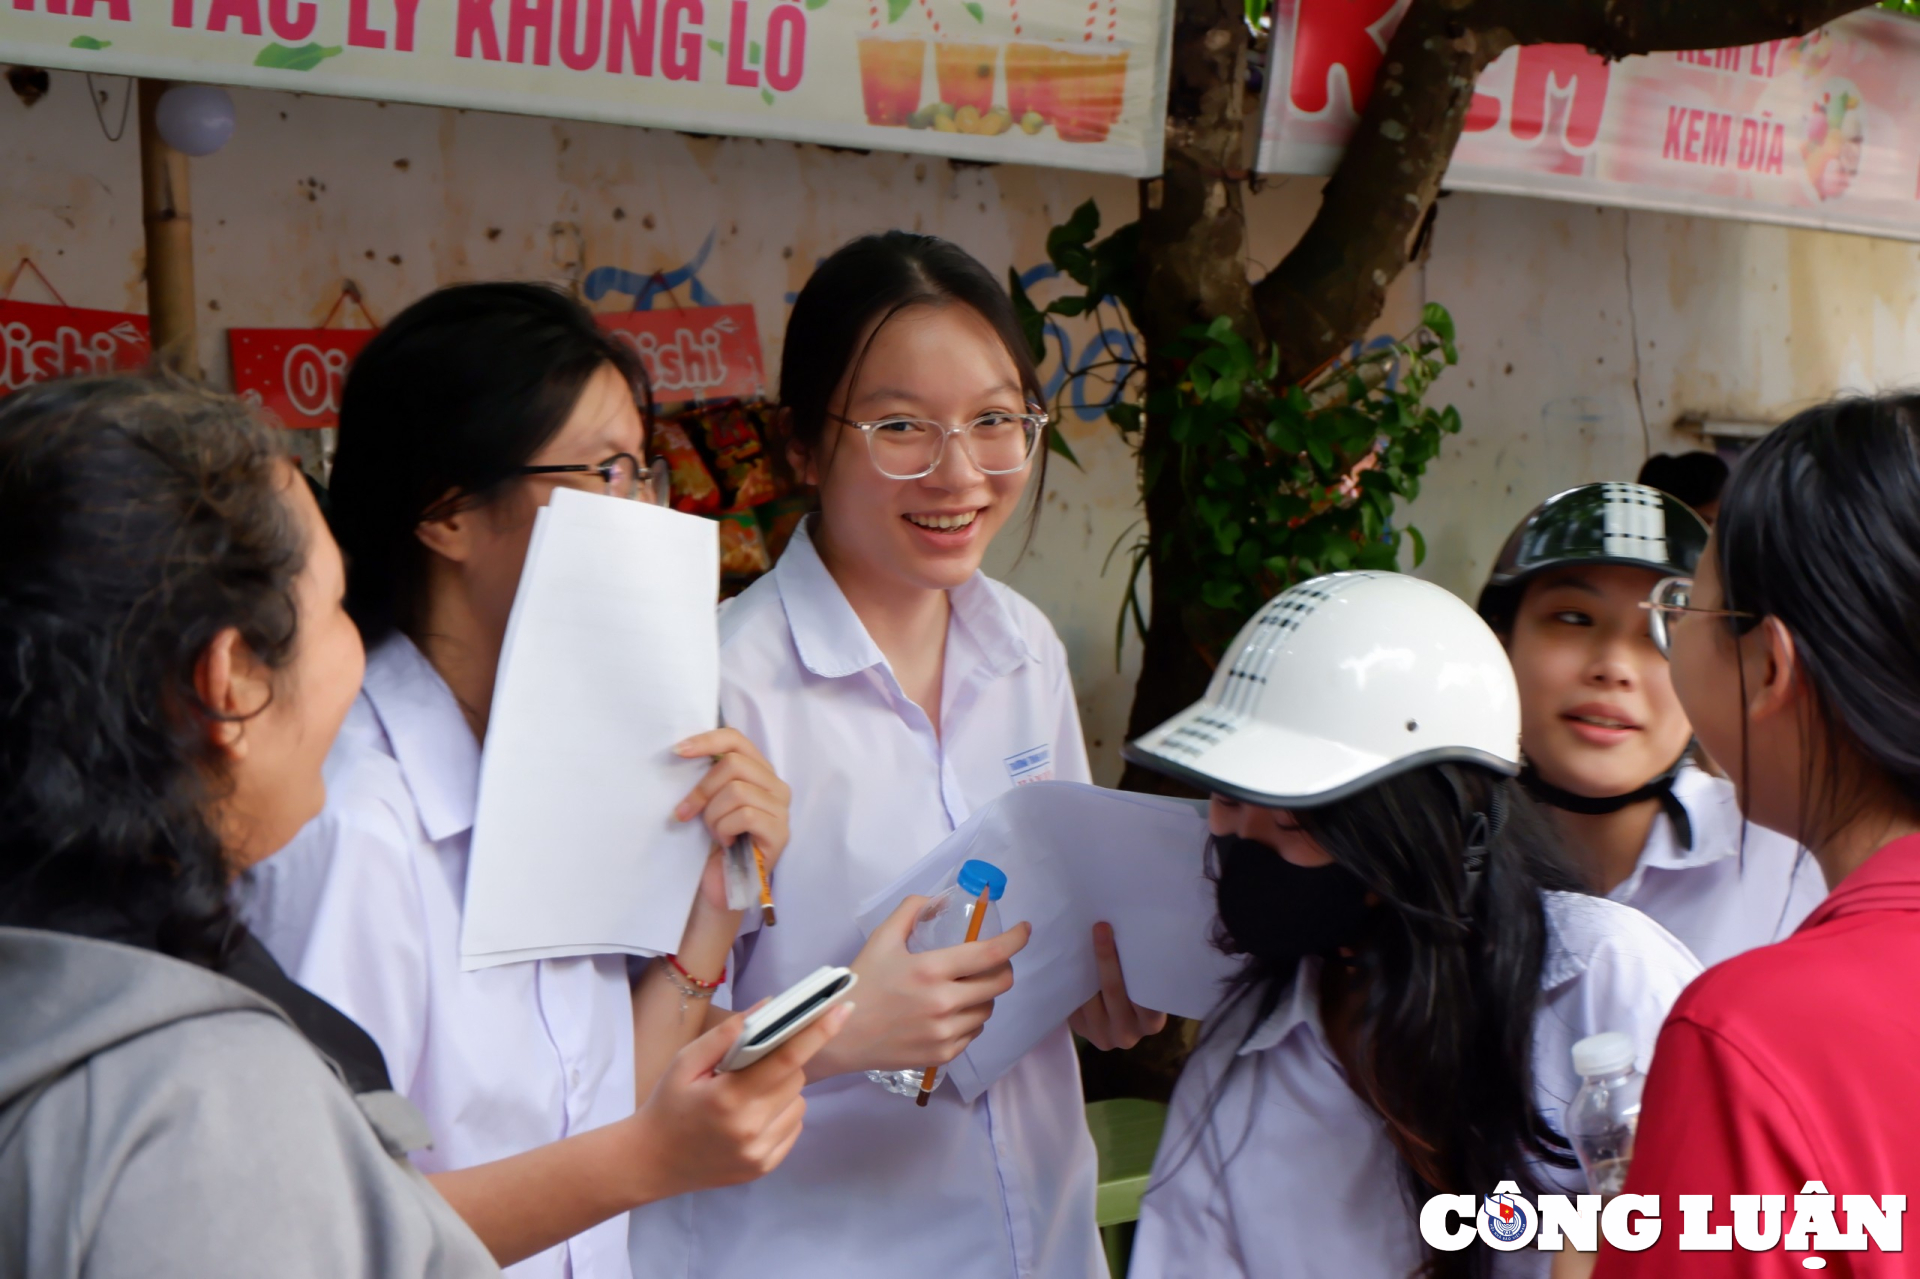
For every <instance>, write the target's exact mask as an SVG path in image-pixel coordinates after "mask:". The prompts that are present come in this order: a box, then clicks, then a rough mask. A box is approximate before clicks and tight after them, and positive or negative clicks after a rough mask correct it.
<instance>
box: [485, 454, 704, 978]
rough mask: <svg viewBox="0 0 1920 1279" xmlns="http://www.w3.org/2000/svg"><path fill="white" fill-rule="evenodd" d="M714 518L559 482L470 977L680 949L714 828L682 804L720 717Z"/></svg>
mask: <svg viewBox="0 0 1920 1279" xmlns="http://www.w3.org/2000/svg"><path fill="white" fill-rule="evenodd" d="M719 582H720V551H719V535H718V531H717V529H716V526H715V525H714V524H713V523H712V521H710V520H703V519H700V518H699V517H697V516H693V515H683V514H680V513H679V512H676V511H670V510H666V509H664V508H661V507H657V506H649V505H647V504H645V503H642V502H629V501H623V500H621V499H618V498H612V497H603V496H598V495H594V494H589V493H582V492H580V491H579V490H577V489H570V488H560V489H557V490H556V491H555V492H554V495H553V500H552V502H551V503H550V504H549V505H548V506H546V507H545V508H543V509H542V510H541V511H540V512H539V514H538V518H537V521H536V523H535V524H534V529H533V541H532V544H531V545H530V546H529V548H528V550H527V562H526V567H525V569H524V570H523V571H522V572H521V575H520V588H519V592H518V594H516V595H515V596H514V601H513V613H512V616H511V618H510V619H509V621H508V623H507V634H506V641H505V645H504V647H503V648H502V649H501V653H500V670H499V674H498V677H497V679H496V681H495V683H494V691H493V710H492V713H491V715H490V716H489V718H488V724H487V740H486V746H485V749H484V751H483V753H482V757H481V765H480V797H479V806H478V814H477V816H476V818H475V821H474V827H473V851H472V854H471V857H470V858H469V861H468V866H467V887H466V912H465V913H466V919H465V923H464V924H463V926H462V930H461V935H460V956H461V962H462V965H463V966H464V967H465V968H467V969H475V968H486V967H489V966H491V965H495V964H507V963H515V962H519V961H522V960H528V959H544V958H550V957H553V956H561V955H590V954H608V953H613V954H629V955H658V954H664V953H667V952H669V951H672V950H674V949H675V948H676V947H678V946H679V944H680V936H681V933H682V931H683V930H684V929H685V927H686V922H687V911H688V908H689V907H690V906H691V905H692V903H693V895H694V893H695V892H697V891H698V890H699V885H700V874H701V871H702V870H703V869H704V867H705V864H706V857H707V850H708V847H709V837H708V835H707V831H706V828H705V827H704V826H703V825H702V824H701V823H700V822H699V821H698V820H697V819H696V820H695V821H692V822H676V821H675V820H674V819H673V809H674V806H675V805H676V804H678V803H679V802H680V801H681V800H682V799H684V798H685V797H686V795H687V793H688V792H689V791H691V790H692V789H693V788H694V786H695V785H696V784H698V782H699V780H700V778H701V776H702V775H703V774H704V773H705V772H706V769H707V767H708V761H707V760H704V759H694V760H683V759H680V758H679V757H678V756H676V755H674V753H673V747H674V745H675V744H676V743H678V742H681V741H683V740H685V739H686V738H688V737H691V736H692V735H694V734H695V733H700V732H704V731H706V730H708V729H711V728H713V727H714V726H715V725H716V723H717V722H718V707H719V701H720V661H719V633H718V628H717V626H716V622H715V614H714V600H715V596H716V595H717V594H718V587H719Z"/></svg>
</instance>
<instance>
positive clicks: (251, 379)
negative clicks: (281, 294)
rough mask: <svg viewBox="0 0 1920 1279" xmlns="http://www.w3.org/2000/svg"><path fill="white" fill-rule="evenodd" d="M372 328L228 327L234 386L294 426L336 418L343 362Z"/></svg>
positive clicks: (336, 420)
mask: <svg viewBox="0 0 1920 1279" xmlns="http://www.w3.org/2000/svg"><path fill="white" fill-rule="evenodd" d="M373 334H374V330H372V329H228V330H227V354H228V355H229V356H230V357H231V359H232V362H233V391H234V394H235V395H238V396H239V397H240V398H241V399H243V400H245V401H246V402H247V403H249V404H251V405H253V406H254V407H255V408H259V409H264V410H266V411H267V412H268V413H271V414H272V415H273V416H274V417H276V418H278V419H279V420H280V424H281V425H282V426H285V427H289V428H291V429H293V430H310V429H313V428H317V427H323V426H338V425H339V423H340V388H341V387H342V386H344V385H345V384H346V380H347V366H348V365H349V364H351V363H353V357H354V356H356V355H358V354H360V348H361V347H363V346H365V345H366V344H367V343H368V342H370V341H372V340H373Z"/></svg>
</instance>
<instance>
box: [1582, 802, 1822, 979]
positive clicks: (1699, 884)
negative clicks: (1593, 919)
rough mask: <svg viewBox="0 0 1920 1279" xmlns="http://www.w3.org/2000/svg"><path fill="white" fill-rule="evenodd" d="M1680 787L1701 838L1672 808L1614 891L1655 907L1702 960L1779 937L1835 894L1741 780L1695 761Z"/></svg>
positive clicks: (1649, 909)
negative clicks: (1748, 812)
mask: <svg viewBox="0 0 1920 1279" xmlns="http://www.w3.org/2000/svg"><path fill="white" fill-rule="evenodd" d="M1673 797H1674V798H1675V799H1677V800H1679V801H1680V805H1681V807H1683V808H1684V809H1686V812H1687V821H1688V824H1689V825H1691V826H1692V827H1693V846H1692V847H1691V848H1689V847H1687V846H1686V844H1684V843H1683V842H1682V841H1681V838H1680V832H1679V831H1677V830H1676V829H1675V828H1674V823H1673V819H1672V818H1671V817H1670V816H1669V815H1668V814H1667V813H1666V812H1665V811H1664V810H1663V811H1662V812H1661V813H1660V815H1659V816H1658V817H1656V818H1654V822H1653V829H1652V830H1651V831H1649V832H1648V833H1647V844H1646V847H1645V848H1644V849H1642V850H1641V853H1640V861H1639V864H1638V865H1636V866H1635V867H1634V869H1633V874H1631V875H1629V876H1627V878H1626V879H1624V880H1622V881H1621V882H1620V883H1619V884H1617V885H1615V886H1614V889H1613V891H1612V892H1611V893H1608V894H1607V896H1609V897H1610V898H1612V899H1613V900H1614V901H1617V902H1621V903H1623V904H1625V905H1628V906H1632V907H1633V908H1634V909H1636V910H1640V911H1644V912H1645V913H1646V914H1648V915H1650V916H1651V917H1652V918H1653V920H1654V921H1655V922H1656V923H1658V924H1659V925H1661V927H1663V928H1665V929H1666V930H1667V931H1668V932H1670V933H1672V934H1673V935H1674V936H1675V937H1678V938H1679V939H1680V940H1681V941H1683V942H1685V943H1686V944H1687V948H1688V949H1689V950H1691V951H1692V952H1693V953H1694V954H1695V955H1696V956H1698V957H1699V959H1700V962H1701V963H1703V964H1705V965H1707V966H1708V967H1712V966H1713V965H1714V964H1717V963H1719V962H1720V961H1721V960H1723V959H1730V958H1732V957H1733V956H1734V955H1738V954H1739V953H1740V952H1742V951H1746V950H1752V949H1753V948H1754V947H1755V946H1765V945H1768V944H1769V943H1771V942H1776V941H1779V940H1780V939H1782V938H1783V937H1786V936H1787V935H1788V934H1789V933H1791V932H1793V930H1794V929H1796V928H1798V927H1799V926H1800V921H1801V920H1803V919H1805V918H1806V917H1807V916H1808V915H1809V914H1810V913H1812V911H1813V908H1814V907H1815V906H1817V905H1819V904H1820V900H1821V899H1822V898H1824V897H1825V896H1826V895H1827V881H1826V879H1825V878H1824V877H1822V875H1821V874H1820V866H1819V864H1818V863H1817V862H1815V861H1814V860H1813V856H1812V854H1810V853H1805V852H1803V851H1801V848H1800V846H1799V845H1798V844H1797V843H1795V842H1794V841H1793V840H1791V839H1788V838H1787V837H1786V836H1785V835H1781V834H1777V833H1776V832H1774V831H1770V830H1768V829H1767V828H1766V827H1764V826H1755V825H1753V824H1751V823H1749V822H1748V821H1747V820H1746V819H1745V818H1743V817H1742V816H1741V815H1740V804H1739V801H1738V800H1737V799H1736V798H1735V796H1734V790H1733V783H1732V782H1728V781H1724V780H1722V779H1720V778H1718V777H1714V776H1712V775H1711V774H1708V773H1706V772H1703V771H1701V770H1700V769H1698V768H1695V767H1694V766H1693V765H1692V764H1687V765H1685V766H1684V767H1683V768H1681V770H1680V772H1679V774H1678V775H1677V776H1676V777H1675V778H1674V779H1673ZM1742 828H1744V829H1745V838H1746V845H1745V849H1744V851H1743V850H1742V847H1741V834H1742Z"/></svg>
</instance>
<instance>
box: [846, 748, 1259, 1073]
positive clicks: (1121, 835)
mask: <svg viewBox="0 0 1920 1279" xmlns="http://www.w3.org/2000/svg"><path fill="white" fill-rule="evenodd" d="M1206 843H1207V820H1206V807H1205V805H1203V804H1197V803H1192V802H1189V801H1185V800H1178V799H1162V798H1159V797H1157V796H1151V795H1135V794H1133V793H1131V792H1128V791H1110V790H1102V789H1100V788H1099V787H1097V786H1082V785H1080V784H1079V783H1077V782H1040V783H1035V784H1033V785H1030V786H1020V787H1016V788H1015V789H1013V790H1010V791H1008V792H1007V793H1006V794H1004V795H1002V796H1001V797H1000V798H999V799H996V800H995V801H994V802H993V803H991V804H989V805H987V806H986V807H985V808H983V809H981V810H980V811H979V812H977V813H975V814H974V815H973V816H972V817H971V818H970V819H969V820H968V821H967V822H966V824H965V825H963V826H961V827H960V829H959V830H956V831H955V832H954V833H953V834H952V835H951V836H949V837H948V838H947V839H946V840H945V841H943V842H942V843H941V844H940V846H939V847H938V848H936V849H934V850H933V851H932V852H930V853H928V854H927V855H926V856H925V857H924V858H922V859H921V860H920V862H919V863H918V864H917V865H916V866H914V868H913V869H912V870H910V871H908V872H907V873H906V874H904V875H902V876H901V877H900V878H899V879H897V880H895V881H894V882H893V883H892V884H890V885H888V886H887V887H886V888H884V889H882V890H881V891H880V892H879V893H876V894H875V895H874V896H872V897H870V898H868V899H867V900H866V901H865V902H863V903H862V904H861V906H860V912H859V923H860V927H861V929H862V931H864V932H867V933H871V932H872V931H873V930H874V928H875V927H876V926H877V925H878V924H879V923H880V921H882V920H883V919H885V918H886V917H887V916H888V915H889V914H890V913H892V911H893V909H894V908H895V907H896V906H898V905H899V904H900V900H901V899H902V898H903V897H907V896H910V895H912V894H915V893H931V892H933V891H934V890H935V889H936V888H937V887H939V885H940V883H941V881H942V880H943V879H944V878H945V877H946V876H947V875H948V874H950V873H951V872H952V871H953V870H954V868H956V867H957V866H959V865H960V863H961V862H963V861H966V860H967V859H968V858H974V857H977V858H979V859H980V860H982V861H988V862H992V863H993V864H994V865H995V866H998V867H999V868H1000V869H1001V870H1003V871H1005V872H1006V873H1007V891H1006V895H1005V896H1004V897H1002V898H1001V900H1000V903H999V915H1000V918H1001V920H1002V921H1003V922H1004V924H1005V925H1006V926H1008V927H1011V926H1012V925H1014V924H1016V923H1019V922H1020V921H1022V920H1025V921H1026V922H1027V923H1030V924H1032V925H1033V939H1032V941H1030V942H1028V943H1027V947H1026V949H1025V950H1023V951H1021V952H1020V953H1019V954H1018V955H1015V956H1014V957H1013V977H1014V984H1013V989H1012V990H1011V991H1009V992H1008V993H1007V994H1005V995H1002V996H1001V997H1000V998H999V999H997V1000H995V1001H994V1005H993V1017H992V1018H991V1019H990V1020H989V1021H988V1022H987V1027H986V1029H985V1030H983V1031H982V1032H981V1033H980V1037H979V1038H978V1039H975V1040H974V1041H973V1043H972V1044H970V1045H968V1047H967V1050H966V1051H965V1052H963V1053H961V1054H960V1056H959V1057H958V1058H956V1059H955V1060H954V1061H953V1063H952V1064H951V1065H949V1066H947V1067H946V1068H945V1069H944V1072H943V1073H944V1074H945V1075H946V1077H947V1078H949V1079H951V1080H952V1081H953V1083H954V1086H955V1087H957V1088H958V1089H959V1090H960V1095H961V1096H962V1097H964V1098H966V1099H967V1100H968V1101H972V1100H973V1099H974V1098H975V1097H978V1096H979V1095H980V1094H981V1093H983V1092H985V1091H986V1089H987V1086H988V1085H989V1084H991V1083H992V1082H993V1081H994V1080H996V1079H998V1078H999V1077H1000V1076H1001V1075H1002V1074H1004V1073H1006V1071H1007V1069H1008V1068H1009V1067H1011V1066H1012V1065H1013V1063H1014V1062H1016V1061H1018V1060H1019V1059H1020V1058H1021V1057H1022V1056H1024V1055H1025V1054H1026V1053H1027V1052H1028V1051H1029V1050H1031V1049H1032V1048H1033V1047H1034V1045H1036V1044H1038V1043H1039V1042H1040V1041H1041V1040H1042V1039H1043V1038H1045V1037H1046V1036H1047V1035H1049V1034H1051V1033H1053V1032H1054V1031H1056V1030H1058V1029H1059V1028H1060V1026H1061V1025H1063V1024H1064V1023H1065V1022H1066V1020H1067V1017H1068V1016H1069V1015H1070V1014H1071V1013H1072V1012H1073V1010H1074V1009H1076V1008H1078V1007H1080V1005H1082V1004H1084V1003H1086V1002H1087V1001H1088V1000H1089V999H1092V998H1093V997H1094V996H1095V995H1096V994H1098V993H1099V991H1100V970H1099V966H1098V961H1097V960H1096V959H1095V958H1094V953H1093V926H1094V925H1095V924H1096V923H1100V922H1102V921H1104V922H1106V923H1109V924H1111V925H1113V932H1114V942H1115V944H1116V945H1117V946H1118V948H1119V951H1120V967H1121V969H1122V970H1123V971H1124V972H1125V974H1126V980H1127V990H1128V993H1129V995H1130V996H1131V997H1132V999H1133V1002H1135V1003H1136V1004H1139V1005H1140V1006H1141V1007H1143V1008H1153V1009H1157V1010H1158V1011H1160V1012H1166V1013H1173V1014H1175V1015H1176V1016H1181V1017H1204V1016H1205V1015H1206V1014H1207V1013H1209V1012H1211V1011H1212V1010H1213V1007H1214V1005H1215V1004H1216V1003H1217V1002H1218V1001H1219V998H1220V994H1221V988H1222V985H1223V983H1224V982H1225V981H1226V980H1227V979H1228V978H1229V977H1231V976H1232V975H1233V974H1234V973H1235V972H1236V971H1238V969H1239V967H1240V964H1241V961H1240V960H1238V959H1236V958H1233V957H1230V956H1227V955H1223V954H1221V953H1220V951H1219V950H1217V949H1215V947H1214V946H1213V944H1212V940H1211V938H1212V933H1213V924H1214V918H1215V914H1216V908H1215V904H1214V890H1213V883H1212V881H1210V880H1209V879H1208V878H1207V877H1206V870H1205V864H1204V858H1205V854H1206Z"/></svg>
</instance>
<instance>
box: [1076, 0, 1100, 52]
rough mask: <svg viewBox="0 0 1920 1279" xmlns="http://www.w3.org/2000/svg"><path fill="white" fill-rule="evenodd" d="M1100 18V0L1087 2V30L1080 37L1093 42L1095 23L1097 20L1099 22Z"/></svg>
mask: <svg viewBox="0 0 1920 1279" xmlns="http://www.w3.org/2000/svg"><path fill="white" fill-rule="evenodd" d="M1099 18H1100V0H1088V4H1087V29H1086V32H1085V33H1084V34H1082V35H1081V37H1080V38H1081V39H1082V40H1086V41H1089V42H1091V41H1092V39H1093V24H1094V23H1095V22H1097V21H1098V20H1099Z"/></svg>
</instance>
